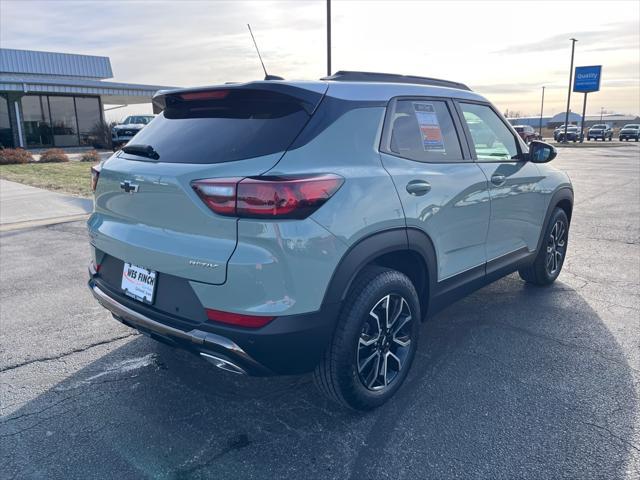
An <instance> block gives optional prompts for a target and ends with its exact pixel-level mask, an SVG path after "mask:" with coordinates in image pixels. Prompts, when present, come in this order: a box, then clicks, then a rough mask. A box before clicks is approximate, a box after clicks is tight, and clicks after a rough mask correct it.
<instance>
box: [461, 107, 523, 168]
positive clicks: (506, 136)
mask: <svg viewBox="0 0 640 480" xmlns="http://www.w3.org/2000/svg"><path fill="white" fill-rule="evenodd" d="M460 107H461V108H462V114H463V115H464V120H465V122H466V123H467V126H468V127H469V131H470V132H471V138H472V140H473V145H474V147H475V149H476V156H477V157H478V161H480V162H500V161H510V160H517V159H518V153H519V152H518V146H517V143H516V139H515V137H514V136H513V134H512V133H511V131H510V130H509V129H508V128H507V126H506V125H505V124H504V123H503V122H502V120H501V119H500V117H498V115H497V114H496V112H494V111H493V110H492V109H491V108H490V107H488V106H486V105H476V104H473V103H460Z"/></svg>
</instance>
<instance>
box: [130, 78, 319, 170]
mask: <svg viewBox="0 0 640 480" xmlns="http://www.w3.org/2000/svg"><path fill="white" fill-rule="evenodd" d="M224 92H225V93H224V94H222V98H206V95H203V96H200V97H199V96H198V95H189V94H183V95H180V94H175V95H172V96H170V97H167V99H166V108H165V110H164V111H163V112H162V113H161V114H160V115H158V116H157V117H156V118H155V119H154V120H153V121H152V122H151V123H149V125H148V126H147V127H146V128H145V129H143V130H142V131H141V132H140V133H138V134H137V135H136V136H135V137H134V138H133V140H131V141H130V142H129V144H130V145H149V146H151V147H152V148H153V150H154V151H155V152H156V153H157V156H158V158H157V161H159V162H168V163H222V162H232V161H235V160H242V159H246V158H253V157H259V156H262V155H269V154H272V153H277V152H283V151H285V150H286V149H287V148H288V147H289V145H290V144H291V143H292V142H293V140H294V139H295V137H296V136H297V135H298V133H300V131H301V130H302V128H303V127H304V126H305V124H306V122H307V121H308V119H309V114H308V113H307V112H306V111H305V110H304V108H303V107H302V106H301V105H300V103H299V102H298V101H297V100H295V99H294V98H292V97H289V96H287V95H283V94H281V93H276V92H266V91H256V90H235V91H234V90H227V91H224ZM194 97H195V98H194ZM203 97H204V98H203Z"/></svg>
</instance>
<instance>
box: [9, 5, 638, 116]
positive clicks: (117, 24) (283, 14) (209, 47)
mask: <svg viewBox="0 0 640 480" xmlns="http://www.w3.org/2000/svg"><path fill="white" fill-rule="evenodd" d="M332 13H333V24H332V25H333V49H332V53H333V70H334V71H336V70H340V69H343V70H349V69H350V70H368V71H382V72H393V73H404V74H413V75H424V76H432V77H438V78H445V79H451V80H456V81H460V82H463V83H466V84H468V85H469V86H470V87H471V88H473V89H474V90H476V91H478V92H480V93H482V94H484V95H486V96H487V97H488V98H489V99H490V100H492V101H493V102H494V103H495V104H496V105H497V106H498V107H499V108H500V109H502V111H504V110H506V109H509V110H512V111H520V112H521V113H522V114H538V113H539V109H540V92H541V86H542V85H546V86H547V90H546V96H545V114H552V113H557V112H561V111H564V107H565V105H566V94H567V84H568V76H569V61H570V41H569V38H570V37H575V38H577V39H578V40H579V41H578V43H577V44H576V58H575V64H576V65H599V64H602V65H603V74H602V78H603V81H602V89H601V91H600V92H598V93H593V94H589V103H588V106H587V113H592V114H596V113H599V112H600V108H601V107H604V108H605V109H606V110H609V111H616V112H621V113H634V114H635V113H640V20H639V18H640V2H638V1H637V0H630V1H620V2H613V1H606V2H604V1H597V2H591V1H558V0H555V1H549V2H545V1H538V2H520V1H495V2H489V1H467V2H462V1H460V2H457V1H447V2H444V1H406V2H405V1H382V0H379V1H375V0H374V1H348V0H343V1H341V0H333V3H332ZM325 15H326V13H325V0H313V1H312V0H309V1H304V0H300V1H286V2H285V1H267V0H263V1H253V2H245V1H213V0H201V1H185V0H183V1H125V0H121V1H117V0H108V1H106V0H105V1H97V0H96V1H80V0H76V1H57V0H49V1H30V0H19V1H18V0H0V43H1V45H2V47H5V48H22V49H32V50H49V51H59V52H69V53H84V54H92V55H106V56H109V57H110V58H111V65H112V68H113V71H114V77H115V80H118V81H126V82H132V83H149V84H157V85H168V86H195V85H207V84H215V83H220V82H225V81H248V80H254V79H260V78H262V75H263V74H262V70H261V68H260V64H259V62H258V59H257V57H256V55H255V52H254V50H253V45H252V43H251V38H250V37H249V34H248V32H247V28H246V24H247V23H251V26H252V28H253V31H254V34H255V36H256V39H257V41H258V44H259V46H260V48H261V51H262V56H263V58H264V60H265V63H266V65H267V69H268V70H269V73H272V74H277V75H280V76H283V77H285V78H287V79H316V78H319V77H321V76H323V75H325V73H326V37H325V28H326V26H325V18H326V17H325ZM571 108H572V110H574V111H578V112H579V111H581V109H582V94H574V95H572V101H571Z"/></svg>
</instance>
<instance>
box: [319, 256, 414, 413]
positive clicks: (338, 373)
mask: <svg viewBox="0 0 640 480" xmlns="http://www.w3.org/2000/svg"><path fill="white" fill-rule="evenodd" d="M419 328H420V304H419V301H418V294H417V292H416V289H415V287H414V286H413V284H412V283H411V280H409V278H408V277H407V276H406V275H404V274H402V273H400V272H398V271H396V270H391V269H388V268H382V267H367V268H366V269H365V270H364V271H363V272H362V273H361V274H360V275H359V276H358V278H357V279H356V280H355V282H354V284H353V286H352V287H351V289H350V290H349V293H348V295H347V298H346V301H345V305H344V307H343V309H342V311H341V313H340V318H339V320H338V326H337V327H336V332H335V334H334V337H333V340H332V342H331V345H329V348H328V349H327V351H326V352H325V354H324V357H323V359H322V361H321V362H320V364H319V365H318V366H317V367H316V370H315V372H314V381H315V383H316V385H317V386H318V388H319V389H320V390H321V391H322V392H323V393H324V394H325V395H326V396H327V397H329V398H330V399H331V400H333V401H335V402H337V403H340V404H342V405H344V406H347V407H350V408H353V409H355V410H370V409H372V408H376V407H378V406H380V405H382V404H383V403H385V402H386V401H387V400H389V398H391V397H392V396H393V395H394V394H395V393H396V391H397V390H398V389H399V388H400V386H401V385H402V383H403V382H404V380H405V378H406V376H407V374H408V372H409V368H410V367H411V363H412V362H413V357H414V356H415V352H416V348H417V343H418V334H419Z"/></svg>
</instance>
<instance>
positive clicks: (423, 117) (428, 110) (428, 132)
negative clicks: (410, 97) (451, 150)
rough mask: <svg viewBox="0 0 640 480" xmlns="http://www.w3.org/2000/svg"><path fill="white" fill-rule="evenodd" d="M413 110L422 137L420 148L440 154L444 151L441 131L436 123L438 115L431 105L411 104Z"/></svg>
mask: <svg viewBox="0 0 640 480" xmlns="http://www.w3.org/2000/svg"><path fill="white" fill-rule="evenodd" d="M413 110H414V111H415V114H416V119H417V120H418V125H419V126H420V133H421V135H422V147H423V148H424V150H425V151H429V152H442V153H446V152H445V150H444V142H443V139H442V130H440V123H439V122H438V115H437V114H436V110H435V108H434V107H433V103H422V102H413Z"/></svg>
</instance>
